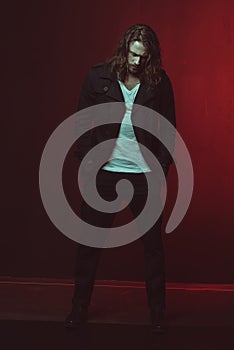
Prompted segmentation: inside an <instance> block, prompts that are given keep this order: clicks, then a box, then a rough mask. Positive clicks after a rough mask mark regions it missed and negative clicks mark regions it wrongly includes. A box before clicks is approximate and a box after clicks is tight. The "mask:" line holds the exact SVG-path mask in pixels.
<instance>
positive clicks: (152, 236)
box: [73, 170, 165, 312]
mask: <svg viewBox="0 0 234 350" xmlns="http://www.w3.org/2000/svg"><path fill="white" fill-rule="evenodd" d="M122 178H126V179H128V180H130V181H131V183H132V184H133V186H134V197H133V199H132V201H131V202H130V203H129V206H130V209H131V211H132V214H133V216H134V217H137V216H138V214H139V213H140V212H141V210H142V208H143V207H144V204H145V202H146V200H147V192H148V187H147V181H146V179H145V176H144V174H132V173H131V174H126V173H114V172H108V171H104V170H101V171H100V172H99V173H98V176H97V188H98V191H99V192H100V195H101V196H102V197H103V198H104V199H106V200H111V199H112V200H113V199H114V198H115V196H116V192H115V184H116V183H117V182H118V181H119V180H120V179H122ZM156 193H157V194H158V197H159V193H160V191H159V190H158V191H157V192H156ZM157 200H158V199H157ZM80 215H81V218H82V219H83V220H84V221H87V222H89V223H91V224H92V225H96V226H102V227H111V225H112V223H113V221H114V218H115V213H114V214H112V213H111V214H110V213H102V212H99V211H96V210H94V209H93V208H91V207H90V206H88V205H87V204H86V202H85V201H83V202H82V204H81V211H80ZM161 223H162V215H161V216H160V217H159V219H158V220H157V222H156V223H155V224H154V225H153V227H151V228H150V230H149V231H148V232H147V233H145V234H144V235H143V236H141V237H140V240H141V242H142V243H143V246H144V261H145V283H146V292H147V299H148V305H149V307H150V308H151V309H155V310H159V312H162V311H163V309H164V307H165V272H164V250H163V243H162V238H161ZM101 251H102V248H96V247H90V246H86V245H82V244H78V247H77V255H76V263H75V286H74V295H73V306H74V307H76V306H80V305H82V306H88V305H89V304H90V299H91V296H92V292H93V287H94V282H95V274H96V270H97V265H98V261H99V258H100V254H101Z"/></svg>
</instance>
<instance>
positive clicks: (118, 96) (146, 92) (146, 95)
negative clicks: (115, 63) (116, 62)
mask: <svg viewBox="0 0 234 350" xmlns="http://www.w3.org/2000/svg"><path fill="white" fill-rule="evenodd" d="M101 78H104V79H109V80H110V81H111V84H110V87H109V90H108V91H107V93H106V95H107V96H109V97H111V98H113V99H114V100H116V101H119V102H123V101H124V98H123V94H122V91H121V88H120V86H119V83H118V81H117V77H116V74H115V73H114V72H111V71H110V67H109V66H107V65H106V66H105V69H104V70H103V72H102V75H101ZM155 93H156V91H155V89H154V90H152V89H149V86H148V84H146V83H145V82H141V85H140V88H139V90H138V93H137V95H136V99H135V103H137V104H140V105H144V104H145V103H146V102H147V101H149V100H150V99H152V98H154V97H155Z"/></svg>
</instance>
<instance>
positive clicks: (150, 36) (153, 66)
mask: <svg viewBox="0 0 234 350" xmlns="http://www.w3.org/2000/svg"><path fill="white" fill-rule="evenodd" d="M107 102H125V105H126V111H125V114H124V117H123V118H122V121H120V124H119V125H117V124H110V126H107V125H105V127H104V128H102V127H100V128H96V129H94V130H92V132H91V133H85V134H84V135H82V136H81V137H80V139H79V140H78V142H77V146H78V151H77V154H78V157H79V159H80V160H82V159H83V157H84V156H85V154H86V153H87V152H88V151H89V150H90V149H92V147H94V146H95V145H97V144H99V143H100V142H103V141H105V140H107V139H117V141H116V143H115V144H114V146H113V148H112V149H111V150H110V156H109V158H108V159H107V162H106V163H105V164H104V165H103V166H102V168H101V169H100V171H99V173H98V175H97V188H98V190H99V193H100V195H101V196H102V197H103V198H104V199H106V200H109V201H111V200H113V199H115V198H116V192H115V185H116V183H117V182H118V181H119V180H121V179H123V178H125V179H128V180H129V181H130V182H131V183H132V184H133V186H134V198H133V200H132V201H131V202H130V204H129V206H130V208H131V210H132V213H133V215H134V217H137V216H138V215H139V213H140V212H141V210H142V207H143V206H144V204H145V202H146V199H147V193H148V187H147V183H146V180H145V173H150V172H151V170H152V169H151V165H150V164H149V163H148V161H147V157H146V155H145V153H144V151H143V150H142V148H141V146H139V145H140V144H143V145H145V146H146V147H147V148H148V149H150V150H151V151H152V152H153V154H154V156H155V157H157V159H158V161H159V162H160V164H161V167H162V169H163V171H164V174H165V175H166V174H167V172H168V169H169V165H170V163H171V162H172V158H171V156H170V154H169V152H168V151H167V149H166V148H165V147H164V145H163V144H162V143H160V142H159V141H158V140H155V138H154V137H152V135H150V134H149V133H147V132H144V130H143V129H141V128H138V127H135V126H134V125H132V124H131V113H132V111H133V103H135V104H138V105H142V106H145V107H148V108H150V109H152V110H154V111H156V112H158V113H160V114H161V115H162V116H163V117H165V118H166V119H167V120H168V121H169V122H170V123H172V124H173V125H174V126H175V110H174V97H173V91H172V87H171V83H170V80H169V78H168V76H167V74H166V72H165V71H164V70H163V69H162V64H161V53H160V45H159V41H158V38H157V36H156V34H155V32H154V31H153V30H152V29H151V28H150V27H149V26H146V25H138V24H137V25H134V26H132V27H130V28H129V29H128V30H127V31H126V33H125V34H124V36H123V38H122V39H121V40H120V43H119V46H118V48H117V50H116V53H115V55H114V56H113V57H112V58H111V59H110V60H109V61H108V62H106V63H103V64H97V65H95V66H93V67H92V68H91V70H90V71H89V73H88V76H87V78H86V79H85V81H84V83H83V87H82V90H81V94H80V100H79V110H82V109H85V108H87V107H90V106H93V105H98V104H102V103H107ZM146 123H147V120H146ZM155 128H156V122H155ZM126 139H127V140H128V141H129V140H131V141H133V143H132V147H131V148H129V147H128V148H127V147H126V144H127V143H126ZM138 143H139V144H138ZM172 143H173V140H172ZM156 193H157V197H160V189H157V190H156ZM81 218H82V219H83V220H84V221H86V222H88V223H91V224H92V225H96V226H100V227H111V225H112V223H113V220H114V214H110V213H108V214H107V213H101V212H98V211H96V210H94V209H93V208H91V207H90V206H88V204H87V203H86V202H85V201H83V202H82V205H81ZM161 222H162V216H160V217H159V219H158V220H157V222H156V223H155V224H154V225H153V227H152V228H150V229H149V230H148V232H146V233H145V234H144V235H143V236H142V237H141V238H140V239H141V241H142V243H143V246H144V259H145V280H146V291H147V298H148V305H149V310H150V319H151V324H152V328H153V330H154V331H155V332H161V331H162V324H161V322H162V319H163V314H164V310H165V273H164V252H163V244H162V238H161ZM100 252H101V248H95V247H90V246H86V245H82V244H78V250H77V259H76V265H75V286H74V295H73V308H72V312H71V313H70V314H69V316H68V317H67V319H66V320H65V326H66V327H68V328H75V327H78V326H79V325H81V324H83V323H84V322H85V321H86V319H87V311H88V306H89V304H90V299H91V295H92V291H93V286H94V282H95V273H96V269H97V264H98V260H99V257H100Z"/></svg>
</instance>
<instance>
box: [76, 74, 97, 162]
mask: <svg viewBox="0 0 234 350" xmlns="http://www.w3.org/2000/svg"><path fill="white" fill-rule="evenodd" d="M95 101H96V99H95V90H94V88H93V72H92V69H91V70H90V71H89V72H88V74H87V76H86V78H85V80H84V82H83V84H82V87H81V91H80V96H79V102H78V112H79V113H77V119H76V124H75V129H76V131H75V132H76V134H77V135H78V134H79V133H80V131H81V129H82V130H83V129H84V128H87V129H88V131H87V132H85V133H84V134H82V135H81V136H80V137H79V138H78V139H77V141H76V152H75V156H76V157H78V158H79V160H80V161H81V160H82V159H83V157H84V156H85V154H86V153H87V152H88V151H89V150H90V149H91V148H92V117H91V113H90V111H89V110H88V107H90V106H92V105H95Z"/></svg>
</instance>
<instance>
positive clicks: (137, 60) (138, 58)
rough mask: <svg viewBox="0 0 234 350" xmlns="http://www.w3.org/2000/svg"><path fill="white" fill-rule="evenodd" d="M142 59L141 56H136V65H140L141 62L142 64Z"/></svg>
mask: <svg viewBox="0 0 234 350" xmlns="http://www.w3.org/2000/svg"><path fill="white" fill-rule="evenodd" d="M140 61H141V58H140V57H135V64H136V65H139V64H140Z"/></svg>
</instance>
